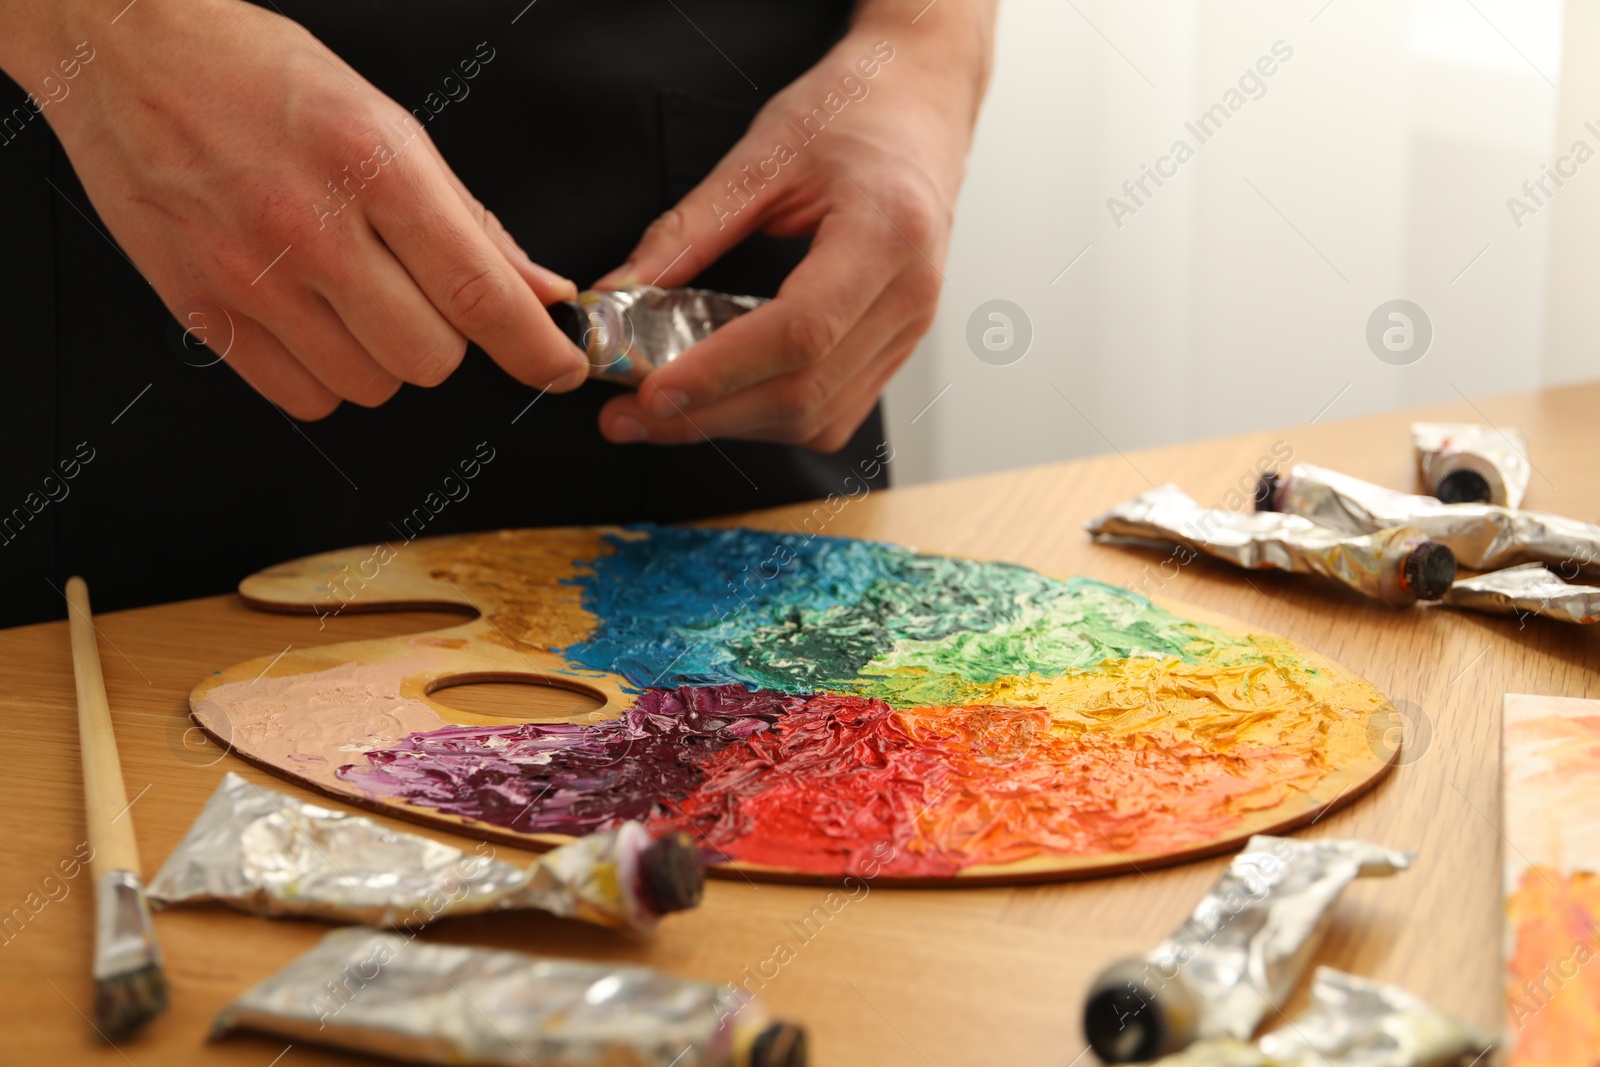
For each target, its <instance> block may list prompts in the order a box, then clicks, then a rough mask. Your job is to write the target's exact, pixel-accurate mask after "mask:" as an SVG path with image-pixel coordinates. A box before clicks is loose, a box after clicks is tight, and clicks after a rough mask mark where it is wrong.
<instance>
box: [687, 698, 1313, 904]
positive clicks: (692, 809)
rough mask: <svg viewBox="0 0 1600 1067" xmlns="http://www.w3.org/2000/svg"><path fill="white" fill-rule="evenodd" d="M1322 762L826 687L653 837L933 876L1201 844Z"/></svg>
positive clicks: (752, 854) (743, 746) (786, 859)
mask: <svg viewBox="0 0 1600 1067" xmlns="http://www.w3.org/2000/svg"><path fill="white" fill-rule="evenodd" d="M1320 762H1321V752H1320V750H1319V749H1318V748H1316V747H1308V748H1307V749H1306V750H1304V751H1299V752H1294V751H1288V750H1283V749H1273V748H1269V747H1264V746H1258V745H1248V744H1241V745H1233V746H1226V750H1223V747H1221V746H1215V745H1213V746H1209V747H1208V746H1207V745H1205V744H1202V743H1200V742H1197V741H1195V740H1190V739H1185V738H1181V737H1178V736H1176V735H1175V734H1173V733H1172V732H1171V731H1169V730H1165V729H1156V730H1144V731H1141V732H1139V733H1137V734H1126V735H1123V736H1120V737H1118V736H1112V735H1110V734H1108V733H1107V732H1105V731H1103V730H1096V729H1093V728H1090V727H1086V726H1084V725H1083V724H1081V723H1074V722H1062V721H1060V720H1058V719H1057V718H1055V717H1053V716H1052V715H1051V713H1050V712H1049V711H1047V710H1046V709H1044V708H1014V707H997V706H988V707H986V706H960V707H927V708H911V709H902V710H895V709H892V708H891V707H890V706H889V705H888V704H886V703H884V702H883V701H880V700H871V699H864V698H861V697H855V696H850V695H844V694H819V695H817V696H813V697H810V698H807V699H804V700H803V701H798V702H796V705H795V706H794V707H792V708H791V709H790V710H789V711H787V712H786V713H785V714H784V715H783V716H782V717H781V719H779V720H778V722H777V723H776V725H775V727H774V728H773V729H770V730H764V731H761V732H758V733H755V734H753V735H751V736H750V737H749V738H747V739H745V740H743V741H740V742H738V743H735V744H732V745H729V746H727V747H726V748H723V749H722V750H721V751H719V752H717V753H716V754H715V755H713V756H711V758H710V759H709V760H707V762H706V763H705V764H704V765H703V766H702V768H701V769H702V772H703V774H704V780H703V781H702V782H701V783H700V784H699V785H698V787H697V788H695V789H694V790H693V792H691V793H690V794H689V795H688V796H686V797H685V798H683V800H682V801H681V802H679V803H678V804H675V805H673V810H672V815H671V817H670V818H666V819H663V820H662V828H667V827H669V826H670V827H673V828H676V827H681V826H685V825H687V826H688V827H690V828H692V829H694V830H696V831H697V832H698V833H699V834H701V835H702V836H703V839H704V840H705V841H706V842H708V843H709V844H710V845H712V846H713V847H715V848H717V849H719V850H723V851H724V852H726V853H727V854H731V855H735V856H737V857H738V858H739V859H741V860H745V861H748V862H754V863H761V864H766V865H770V866H776V867H793V868H797V869H801V870H812V871H826V872H831V873H838V874H847V873H858V872H860V871H861V870H863V869H865V868H868V867H871V868H872V869H874V870H881V871H882V872H884V873H886V874H891V875H901V876H908V877H939V876H945V875H950V874H954V873H956V872H957V871H960V870H963V869H969V868H973V867H983V866H987V865H993V864H1005V863H1013V862H1016V861H1019V860H1027V859H1031V858H1033V857H1037V856H1049V855H1070V856H1098V855H1107V854H1110V855H1118V856H1122V855H1128V854H1134V855H1150V854H1161V853H1173V852H1180V851H1182V850H1185V849H1188V848H1193V847H1196V846H1200V845H1203V844H1205V843H1206V842H1208V841H1212V840H1215V839H1216V838H1217V837H1218V836H1219V835H1221V834H1224V833H1226V832H1227V831H1228V830H1230V829H1231V828H1232V827H1234V826H1236V825H1237V824H1238V823H1239V821H1240V819H1241V818H1242V817H1243V816H1244V815H1245V814H1246V813H1248V812H1251V811H1260V810H1267V809H1270V808H1272V807H1274V806H1275V805H1277V804H1279V803H1281V802H1283V800H1284V799H1285V798H1286V797H1288V796H1289V795H1290V794H1291V793H1292V792H1293V791H1294V790H1295V789H1296V788H1297V786H1296V783H1297V782H1301V781H1305V780H1307V779H1311V780H1315V779H1317V778H1320V777H1321V775H1322V773H1324V772H1323V771H1322V770H1320V769H1319V768H1318V767H1317V764H1318V763H1320ZM884 845H887V846H889V848H888V850H885V849H884V847H883V846H884Z"/></svg>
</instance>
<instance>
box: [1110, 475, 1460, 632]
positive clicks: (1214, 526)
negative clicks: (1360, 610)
mask: <svg viewBox="0 0 1600 1067" xmlns="http://www.w3.org/2000/svg"><path fill="white" fill-rule="evenodd" d="M1087 528H1088V530H1089V533H1090V534H1092V535H1094V536H1095V537H1124V538H1134V539H1138V540H1142V541H1161V542H1176V543H1178V544H1180V545H1186V546H1188V547H1190V548H1193V549H1195V550H1196V551H1199V552H1204V553H1206V554H1207V555H1210V556H1214V557H1216V558H1217V559H1221V560H1226V561H1227V562H1229V563H1232V564H1234V565H1235V566H1238V567H1244V568H1246V569H1249V570H1285V571H1293V572H1295V573H1299V574H1320V575H1322V576H1323V577H1324V578H1331V579H1333V580H1334V581H1336V582H1340V583H1342V584H1343V585H1345V586H1348V587H1349V588H1351V589H1354V590H1355V591H1356V592H1358V593H1360V594H1362V595H1363V596H1369V597H1373V598H1375V599H1377V600H1381V601H1383V602H1384V603H1385V604H1389V605H1392V606H1394V607H1402V608H1403V607H1409V606H1411V605H1412V604H1415V603H1416V602H1417V601H1418V600H1437V599H1439V597H1441V596H1443V595H1444V592H1445V590H1446V589H1448V588H1449V587H1450V581H1451V579H1452V578H1454V577H1455V573H1456V562H1455V557H1454V556H1453V555H1451V553H1450V550H1449V549H1447V548H1445V547H1444V546H1442V545H1440V544H1438V543H1436V542H1434V541H1430V540H1428V539H1427V538H1426V537H1425V536H1424V535H1423V534H1422V533H1421V531H1419V530H1416V529H1415V528H1412V527H1408V526H1397V527H1395V528H1393V529H1388V530H1380V531H1377V532H1375V533H1370V534H1356V535H1351V534H1344V533H1340V532H1338V531H1335V530H1329V529H1327V528H1326V527H1322V526H1318V525H1317V524H1316V523H1314V522H1311V521H1309V520H1307V519H1303V518H1300V517H1299V516H1296V515H1278V514H1273V513H1271V512H1257V513H1248V512H1247V513H1244V514H1239V513H1236V512H1232V511H1225V510H1223V509H1221V508H1202V507H1201V506H1200V505H1199V504H1197V503H1195V501H1194V500H1193V499H1192V498H1191V497H1190V496H1189V495H1188V494H1186V493H1184V492H1183V491H1182V490H1181V489H1179V488H1178V487H1177V486H1176V485H1172V484H1170V483H1169V484H1167V485H1163V486H1160V487H1159V488H1156V489H1152V490H1150V491H1149V492H1147V493H1141V494H1140V495H1139V496H1136V497H1134V498H1133V499H1132V500H1129V501H1127V502H1126V503H1123V504H1119V505H1117V506H1116V507H1114V508H1112V509H1111V510H1110V511H1108V512H1106V513H1105V514H1104V515H1101V516H1100V517H1099V518H1096V519H1092V520H1090V522H1089V523H1088V525H1087Z"/></svg>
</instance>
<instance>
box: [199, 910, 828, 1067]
mask: <svg viewBox="0 0 1600 1067" xmlns="http://www.w3.org/2000/svg"><path fill="white" fill-rule="evenodd" d="M234 1030H255V1031H263V1032H266V1033H270V1034H276V1035H278V1036H280V1037H283V1038H286V1039H288V1040H290V1041H296V1042H299V1041H305V1042H309V1043H312V1044H320V1045H331V1046H333V1047H335V1048H345V1049H351V1050H353V1051H356V1052H362V1053H366V1054H368V1055H380V1056H389V1057H391V1058H394V1059H398V1060H406V1061H409V1062H412V1063H437V1064H452V1065H462V1064H474V1065H477V1064H483V1065H496V1067H499V1065H504V1067H581V1065H586V1064H587V1065H592V1067H601V1065H605V1067H613V1065H615V1067H804V1065H805V1062H806V1042H805V1034H804V1032H803V1031H802V1030H800V1029H799V1028H798V1027H796V1026H794V1025H792V1024H789V1023H782V1022H769V1021H768V1020H767V1018H766V1017H765V1015H764V1014H763V1012H762V1010H761V1006H760V1004H759V1002H756V1001H754V1000H752V999H749V998H746V997H744V996H743V995H742V994H741V993H740V992H739V991H738V990H737V989H735V988H734V987H732V986H716V985H713V984H711V983H710V982H696V981H691V980H689V979H686V978H678V977H675V976H673V975H669V974H666V973H663V972H661V971H656V970H652V969H650V968H648V967H636V966H629V965H626V964H606V963H584V962H581V961H578V960H561V959H551V958H549V957H541V956H529V955H525V954H524V953H521V952H505V951H497V950H491V949H482V948H470V947H467V946H462V945H444V944H434V943H431V942H424V941H416V940H412V939H410V938H408V937H406V936H404V935H401V934H391V933H382V932H380V931H377V930H373V929H371V928H369V927H361V926H358V927H350V928H347V929H343V930H335V931H334V932H333V933H331V934H329V935H328V936H327V937H324V938H323V939H322V940H321V941H320V942H319V943H318V944H317V946H316V947H315V948H313V949H312V950H311V951H309V952H307V953H306V954H305V955H303V956H301V957H300V958H299V959H297V960H295V961H294V962H293V963H290V964H289V965H288V966H287V967H285V968H284V969H283V970H281V971H279V972H278V973H277V974H275V975H273V976H271V977H270V978H267V979H266V980H264V981H262V982H260V983H258V984H257V985H256V986H255V987H254V988H252V989H250V990H249V991H248V992H246V993H245V994H244V995H243V996H241V997H239V999H237V1000H235V1001H234V1002H233V1003H232V1004H230V1005H228V1006H227V1007H226V1008H224V1009H223V1010H222V1012H221V1014H219V1015H218V1016H217V1018H216V1020H215V1021H214V1022H213V1023H212V1025H211V1032H212V1036H213V1037H217V1036H221V1035H223V1034H226V1033H229V1032H232V1031H234Z"/></svg>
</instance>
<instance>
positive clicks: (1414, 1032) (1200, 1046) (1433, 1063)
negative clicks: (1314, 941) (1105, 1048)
mask: <svg viewBox="0 0 1600 1067" xmlns="http://www.w3.org/2000/svg"><path fill="white" fill-rule="evenodd" d="M1311 998H1312V1004H1311V1007H1309V1008H1307V1009H1306V1011H1305V1012H1303V1013H1302V1014H1300V1015H1298V1016H1296V1017H1295V1018H1293V1019H1291V1020H1288V1021H1287V1023H1286V1025H1284V1026H1282V1027H1279V1028H1278V1029H1276V1030H1273V1031H1271V1032H1270V1033H1268V1034H1265V1035H1263V1036H1262V1037H1261V1039H1260V1040H1259V1041H1257V1042H1256V1043H1255V1044H1250V1043H1248V1042H1245V1041H1240V1040H1239V1039H1237V1038H1232V1037H1221V1038H1213V1039H1211V1040H1209V1041H1198V1042H1196V1043H1195V1044H1193V1045H1190V1046H1189V1047H1188V1048H1186V1049H1184V1050H1183V1051H1182V1052H1179V1053H1177V1054H1176V1055H1172V1056H1167V1057H1164V1058H1163V1059H1161V1060H1158V1061H1156V1063H1155V1064H1153V1065H1152V1067H1469V1065H1471V1064H1473V1063H1475V1062H1477V1061H1478V1060H1479V1059H1480V1058H1481V1057H1482V1056H1483V1054H1484V1053H1485V1052H1486V1051H1487V1050H1488V1048H1489V1046H1490V1040H1489V1039H1488V1038H1487V1037H1485V1036H1484V1035H1483V1034H1481V1033H1479V1032H1478V1031H1477V1030H1475V1029H1473V1028H1472V1027H1470V1026H1468V1025H1467V1024H1465V1023H1463V1022H1461V1021H1460V1020H1459V1019H1456V1018H1453V1017H1452V1016H1449V1015H1446V1014H1445V1013H1444V1012H1442V1011H1439V1010H1438V1009H1437V1008H1435V1007H1433V1005H1431V1004H1429V1003H1428V1002H1427V1001H1425V1000H1423V999H1422V998H1421V997H1417V996H1414V995H1412V994H1411V993H1408V992H1406V991H1405V990H1404V989H1400V988H1399V987H1397V986H1392V985H1385V984H1384V983H1382V982H1374V981H1371V980H1370V979H1366V978H1357V977H1356V976H1355V975H1352V974H1345V973H1344V972H1343V971H1336V970H1334V969H1333V968H1332V967H1318V968H1317V973H1316V978H1315V979H1314V980H1313V983H1312V987H1311Z"/></svg>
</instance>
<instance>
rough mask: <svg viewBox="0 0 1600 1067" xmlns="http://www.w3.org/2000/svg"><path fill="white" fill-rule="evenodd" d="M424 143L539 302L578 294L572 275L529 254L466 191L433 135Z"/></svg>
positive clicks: (553, 300)
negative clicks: (560, 273) (534, 258)
mask: <svg viewBox="0 0 1600 1067" xmlns="http://www.w3.org/2000/svg"><path fill="white" fill-rule="evenodd" d="M423 143H424V144H425V145H426V146H427V148H428V151H429V153H430V154H431V155H432V156H433V157H434V159H435V160H436V161H437V162H438V164H439V167H440V168H441V170H442V171H443V172H444V174H445V176H446V177H447V178H448V179H449V181H450V184H451V186H452V187H453V188H454V189H455V191H456V196H458V197H459V198H460V199H461V202H462V203H463V204H465V205H466V207H467V210H468V212H469V213H471V214H472V215H474V217H476V218H477V219H478V220H479V222H480V223H481V225H482V226H483V231H484V233H486V234H488V236H489V240H491V241H493V242H494V245H495V247H496V248H498V249H499V250H500V252H501V254H502V255H504V256H505V257H506V260H507V261H508V262H509V263H510V264H511V266H512V267H513V268H514V269H515V270H516V272H517V273H518V274H519V275H521V276H522V279H523V281H525V282H527V283H528V287H529V288H530V289H532V290H533V295H534V296H536V297H538V298H539V303H541V304H543V305H545V306H546V307H548V306H549V305H551V304H553V303H555V302H556V301H557V300H571V299H572V298H573V297H575V296H577V295H578V285H577V283H576V282H574V281H573V280H572V279H571V278H564V277H562V276H561V275H559V274H557V273H556V272H555V271H553V270H551V269H550V268H548V267H545V266H542V265H540V264H538V263H535V262H534V261H533V259H532V258H531V257H529V255H528V253H527V252H526V251H524V250H523V247H522V246H521V245H519V244H518V243H517V240H516V238H515V237H512V236H511V232H510V231H509V230H507V229H506V228H505V226H503V225H502V224H501V222H500V220H499V218H497V217H496V216H495V213H494V212H492V211H490V210H489V209H488V208H486V207H484V206H483V204H482V203H480V202H479V200H478V198H477V197H475V196H473V195H472V193H471V192H469V191H468V190H467V187H466V186H465V185H464V184H462V181H461V179H460V178H459V177H458V176H457V175H456V172H455V171H454V170H452V169H451V167H450V164H449V163H447V162H445V158H444V156H443V155H441V154H440V152H439V148H438V146H437V145H435V144H434V143H433V139H432V138H431V137H427V138H425V139H424V142H423Z"/></svg>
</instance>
